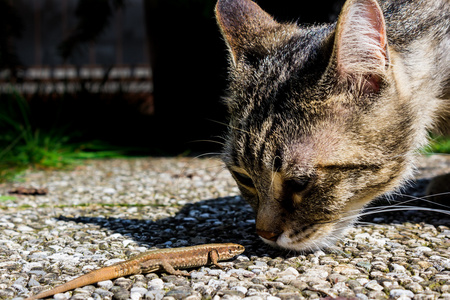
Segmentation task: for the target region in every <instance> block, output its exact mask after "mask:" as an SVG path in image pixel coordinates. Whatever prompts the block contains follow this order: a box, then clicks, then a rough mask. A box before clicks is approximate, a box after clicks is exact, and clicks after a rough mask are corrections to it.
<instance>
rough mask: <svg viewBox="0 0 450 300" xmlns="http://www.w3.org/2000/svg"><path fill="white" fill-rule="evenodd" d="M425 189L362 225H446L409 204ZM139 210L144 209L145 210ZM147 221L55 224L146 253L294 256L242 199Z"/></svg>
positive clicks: (379, 205) (414, 188) (376, 206)
mask: <svg viewBox="0 0 450 300" xmlns="http://www.w3.org/2000/svg"><path fill="white" fill-rule="evenodd" d="M426 184H427V182H426V181H424V180H420V181H418V182H415V183H413V184H411V186H410V187H409V188H408V189H407V190H405V191H404V192H403V193H402V195H397V196H393V197H391V198H390V199H389V200H387V199H386V198H381V199H379V200H377V201H375V202H374V203H373V204H371V205H370V206H369V207H368V208H367V209H366V210H365V212H369V211H375V210H389V209H395V210H394V211H391V212H389V211H387V212H386V211H384V212H378V213H375V214H369V215H367V216H364V217H362V218H361V219H360V221H361V223H362V224H364V222H368V223H371V224H401V223H404V222H409V223H427V224H431V225H434V226H439V225H446V226H449V225H450V216H449V215H448V214H443V213H437V212H433V211H426V210H423V209H426V208H430V206H429V205H428V203H426V202H424V201H422V200H416V201H411V199H414V198H415V197H419V198H420V197H423V196H424V187H425V186H426ZM405 201H406V202H405ZM403 204H404V205H409V206H416V207H418V208H416V209H413V210H410V209H406V208H401V207H400V205H403ZM386 206H387V207H386ZM397 208H398V209H397ZM138 209H145V207H143V208H138ZM147 210H148V207H147ZM151 213H152V212H151V211H147V212H145V211H143V214H142V215H144V216H145V215H148V219H150V218H151ZM148 219H124V218H114V217H77V218H72V217H65V216H60V217H59V220H63V221H73V222H79V223H88V224H95V225H98V226H100V227H102V228H106V229H108V230H110V231H111V234H113V233H120V234H122V235H125V236H129V237H130V238H131V239H133V240H135V241H136V242H137V243H139V244H140V245H143V246H145V247H149V248H150V247H158V248H163V247H178V246H191V245H197V244H204V243H224V242H234V243H239V244H242V245H244V246H245V247H246V254H247V255H249V256H251V255H258V256H261V255H269V256H270V257H277V256H281V257H288V256H293V255H295V253H294V252H293V251H284V250H280V249H274V248H272V247H269V246H267V245H266V244H264V243H263V242H262V241H261V240H260V238H259V237H258V236H257V235H256V233H255V219H254V214H253V212H252V209H251V208H250V206H249V205H248V204H247V203H245V201H244V200H242V198H241V197H224V198H216V199H209V200H203V201H200V202H197V203H189V204H186V205H185V206H183V208H182V209H181V210H180V211H179V212H178V213H177V214H176V215H175V216H174V217H168V218H163V219H160V220H157V221H151V220H148ZM179 241H185V243H183V244H182V245H180V244H179V243H178V242H179Z"/></svg>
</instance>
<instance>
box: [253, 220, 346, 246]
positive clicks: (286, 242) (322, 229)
mask: <svg viewBox="0 0 450 300" xmlns="http://www.w3.org/2000/svg"><path fill="white" fill-rule="evenodd" d="M352 224H353V222H352V221H346V222H342V221H339V220H338V221H329V222H320V223H314V224H309V225H306V226H305V225H304V226H301V228H300V229H297V230H293V229H288V230H285V231H284V232H282V233H280V234H276V235H275V234H274V236H270V235H268V234H264V235H261V234H259V235H260V238H261V239H262V240H263V241H264V242H265V243H267V244H269V245H271V246H273V247H279V248H284V249H288V250H294V251H298V252H303V253H304V252H314V251H317V250H321V249H326V248H330V247H333V246H334V245H335V243H336V242H337V241H338V240H339V239H340V238H341V236H342V234H343V232H344V231H345V230H346V229H347V228H349V227H351V225H352Z"/></svg>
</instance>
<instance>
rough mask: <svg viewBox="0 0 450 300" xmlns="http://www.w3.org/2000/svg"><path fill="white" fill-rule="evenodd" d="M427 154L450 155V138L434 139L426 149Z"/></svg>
mask: <svg viewBox="0 0 450 300" xmlns="http://www.w3.org/2000/svg"><path fill="white" fill-rule="evenodd" d="M424 152H425V153H426V154H432V153H450V138H448V137H433V138H432V139H431V143H430V145H429V146H428V147H426V148H425V149H424Z"/></svg>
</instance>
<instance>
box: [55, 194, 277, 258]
mask: <svg viewBox="0 0 450 300" xmlns="http://www.w3.org/2000/svg"><path fill="white" fill-rule="evenodd" d="M58 220H62V221H72V222H77V223H84V224H95V225H97V226H100V227H101V228H104V229H106V230H108V232H109V234H114V233H119V234H121V235H124V236H127V237H129V238H130V239H132V240H134V241H135V242H136V243H138V244H139V245H140V246H144V247H148V248H151V247H157V248H164V247H178V246H192V245H196V244H205V243H238V244H242V245H243V246H245V248H246V254H247V255H270V256H271V257H276V256H279V255H283V253H284V251H280V249H274V248H272V247H270V246H268V245H266V244H265V243H264V242H262V241H261V239H260V238H259V237H258V236H257V235H256V233H255V222H254V215H253V212H252V210H251V208H250V206H249V205H248V204H247V203H246V202H245V201H244V200H243V199H242V198H241V197H223V198H215V199H208V200H202V201H199V202H196V203H188V204H186V205H184V206H183V207H182V208H181V209H180V210H179V211H178V212H177V213H176V214H175V215H174V216H171V217H166V218H161V219H158V220H155V221H152V220H151V216H149V217H148V218H146V219H132V218H130V219H127V218H116V217H104V216H99V217H91V216H81V217H67V216H59V217H58ZM180 241H182V243H181V244H180Z"/></svg>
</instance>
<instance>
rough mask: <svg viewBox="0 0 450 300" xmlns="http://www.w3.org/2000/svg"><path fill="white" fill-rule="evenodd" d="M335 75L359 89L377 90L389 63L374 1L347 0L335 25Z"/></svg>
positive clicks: (382, 21)
mask: <svg viewBox="0 0 450 300" xmlns="http://www.w3.org/2000/svg"><path fill="white" fill-rule="evenodd" d="M334 57H335V63H336V69H337V71H338V77H339V78H340V79H341V80H342V81H345V82H346V83H350V84H351V86H353V87H357V88H358V89H359V90H360V92H362V93H365V92H372V91H377V90H378V89H379V87H380V86H379V84H380V82H381V78H382V77H383V76H384V74H385V72H386V69H387V67H388V66H389V54H388V45H387V36H386V25H385V22H384V17H383V12H382V10H381V8H380V6H379V5H378V3H377V1H376V0H347V2H346V3H345V5H344V7H343V9H342V12H341V14H340V16H339V20H338V23H337V28H336V37H335V45H334Z"/></svg>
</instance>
